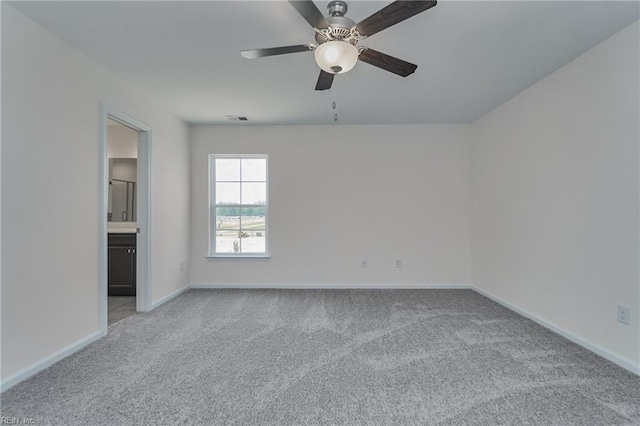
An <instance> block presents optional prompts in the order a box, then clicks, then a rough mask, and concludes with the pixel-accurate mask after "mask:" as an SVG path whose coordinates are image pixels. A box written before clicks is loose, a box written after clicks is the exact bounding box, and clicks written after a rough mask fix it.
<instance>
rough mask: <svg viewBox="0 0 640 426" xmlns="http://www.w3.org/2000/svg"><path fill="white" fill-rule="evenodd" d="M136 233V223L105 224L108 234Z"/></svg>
mask: <svg viewBox="0 0 640 426" xmlns="http://www.w3.org/2000/svg"><path fill="white" fill-rule="evenodd" d="M137 231H138V224H137V223H136V222H107V233H109V234H135V233H136V232H137Z"/></svg>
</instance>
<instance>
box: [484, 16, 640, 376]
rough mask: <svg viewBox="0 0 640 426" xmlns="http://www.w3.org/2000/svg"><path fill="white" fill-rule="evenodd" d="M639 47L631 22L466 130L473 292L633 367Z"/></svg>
mask: <svg viewBox="0 0 640 426" xmlns="http://www.w3.org/2000/svg"><path fill="white" fill-rule="evenodd" d="M638 38H639V34H638V23H635V24H633V25H632V26H630V27H628V28H626V29H625V30H623V31H622V32H620V33H618V34H616V35H615V36H613V37H612V38H610V39H608V40H606V41H605V42H603V43H602V44H600V45H598V46H596V47H595V48H593V49H592V50H590V51H588V52H587V53H585V54H584V55H582V56H580V57H579V58H577V59H576V60H574V61H573V62H571V63H569V64H568V65H566V66H565V67H563V68H561V69H560V70H558V71H557V72H555V73H553V74H552V75H550V76H548V77H547V78H545V79H544V80H542V81H540V82H539V83H537V84H535V85H534V86H532V87H530V88H529V89H527V90H526V91H524V92H523V93H521V94H519V95H518V96H516V97H514V98H513V99H511V100H510V101H508V102H507V103H505V104H503V105H502V106H500V107H499V108H497V109H496V110H494V111H493V112H491V113H489V114H488V115H486V116H485V117H483V118H482V119H480V120H479V121H477V122H476V123H475V124H474V125H473V126H472V131H473V135H474V136H473V137H474V141H473V143H472V146H473V150H472V152H473V154H472V168H473V172H472V181H473V208H472V209H473V222H472V229H473V239H472V247H473V251H472V254H473V255H472V257H473V268H472V270H473V283H474V285H475V286H477V287H478V288H480V289H481V290H484V291H486V292H489V293H491V294H493V295H494V296H497V297H499V298H501V299H503V300H504V301H506V302H508V303H511V304H513V305H515V306H517V307H520V308H522V309H524V310H526V311H529V312H531V313H533V314H534V315H536V316H538V317H539V318H541V319H543V320H545V321H548V322H550V323H552V324H555V325H556V326H558V327H560V328H562V329H564V330H566V331H567V332H569V333H571V334H573V335H574V336H576V337H578V338H579V339H582V340H584V341H585V342H588V343H590V344H593V345H594V346H596V347H600V348H602V349H604V350H605V351H607V352H609V353H610V354H612V355H614V356H615V357H617V358H619V359H621V360H623V361H625V362H628V363H630V364H632V365H633V364H635V365H636V367H637V366H638V365H639V361H640V359H639V358H640V356H639V345H640V343H639V336H640V330H639V317H640V306H639V298H640V295H639V276H638V268H639V262H638V259H639V251H638V241H639V240H638V237H639V233H638V231H639V229H638V220H639V217H640V216H639V214H640V211H639V208H638V191H639V189H640V188H639V174H638V173H639V168H638V161H639V157H638V155H639V150H638V142H639V139H640V132H639V130H638V126H639V113H640V111H639V107H638V104H639V96H638V90H639V84H640V83H639V82H640V78H639V72H638V62H639V57H638V49H639V46H638ZM617 304H622V305H626V306H629V307H631V319H632V323H631V325H623V324H620V323H618V322H616V305H617Z"/></svg>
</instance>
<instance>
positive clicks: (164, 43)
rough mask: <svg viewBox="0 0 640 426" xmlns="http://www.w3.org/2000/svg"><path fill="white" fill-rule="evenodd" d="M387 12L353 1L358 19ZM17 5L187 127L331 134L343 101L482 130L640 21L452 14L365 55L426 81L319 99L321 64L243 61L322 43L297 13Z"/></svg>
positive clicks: (508, 10) (358, 72) (424, 17)
mask: <svg viewBox="0 0 640 426" xmlns="http://www.w3.org/2000/svg"><path fill="white" fill-rule="evenodd" d="M388 3H389V2H372V1H352V2H350V3H349V12H348V13H347V16H348V17H350V18H352V19H353V20H354V21H356V22H358V21H360V20H362V19H363V18H365V17H367V16H369V15H370V14H372V13H373V12H375V11H377V10H378V9H380V8H382V7H383V6H385V5H386V4H388ZM11 4H12V5H14V6H15V7H16V8H17V9H19V10H20V11H22V12H23V13H25V14H26V15H28V16H30V17H31V18H32V19H33V20H35V21H36V22H38V23H39V24H41V25H42V26H44V27H45V28H47V29H49V30H50V31H52V32H53V33H55V34H57V35H58V36H59V37H60V38H62V39H63V40H65V41H66V42H68V43H69V44H70V45H72V46H73V47H75V48H76V49H78V50H80V51H81V52H83V53H85V54H86V55H88V56H90V57H92V58H94V59H95V60H96V61H97V62H99V63H101V64H102V65H104V66H105V67H107V68H109V69H111V70H112V71H114V72H115V73H116V74H118V75H120V76H121V77H122V78H123V79H124V80H126V81H128V82H129V83H131V84H132V85H134V86H136V87H138V88H139V89H140V90H142V91H144V92H146V93H147V94H148V95H149V96H151V97H152V98H153V99H154V100H155V101H157V102H159V103H160V104H162V105H163V106H165V107H166V108H167V109H169V110H170V111H173V112H174V113H175V114H177V115H178V116H180V117H182V118H183V119H185V120H186V121H188V122H191V123H224V124H233V125H245V124H244V123H242V122H231V121H228V120H227V119H226V118H225V115H243V116H247V117H248V118H249V120H250V121H249V124H251V123H254V124H255V123H260V124H267V123H268V124H272V123H278V124H322V123H332V122H333V113H334V111H333V110H332V109H331V103H332V101H334V100H335V101H336V102H337V112H338V114H339V122H340V123H343V124H374V123H385V124H386V123H390V124H391V123H395V124H405V123H470V122H473V121H475V120H476V119H478V118H480V117H481V116H482V115H484V114H486V113H487V112H489V111H491V110H492V109H493V108H495V107H497V106H498V105H500V104H501V103H503V102H504V101H506V100H507V99H509V98H511V97H512V96H514V95H516V94H517V93H519V92H521V91H522V90H524V89H525V88H527V87H528V86H530V85H531V84H533V83H535V82H536V81H538V80H540V79H542V78H543V77H545V76H546V75H548V74H550V73H551V72H553V71H554V70H556V69H558V68H560V67H561V66H563V65H564V64H566V63H568V62H569V61H571V60H572V59H574V58H576V57H577V56H579V55H580V54H582V53H583V52H585V51H586V50H588V49H590V48H591V47H593V46H595V45H596V44H598V43H600V42H601V41H603V40H605V39H606V38H608V37H610V36H611V35H613V34H615V33H616V32H618V31H619V30H621V29H622V28H624V27H626V26H627V25H629V24H631V23H633V22H634V21H636V20H638V19H639V17H640V7H639V5H640V3H638V2H636V1H631V2H612V1H602V2H596V1H585V2H578V1H568V2H559V1H536V2H524V1H496V2H484V1H470V2H463V1H441V2H439V4H438V5H437V6H436V7H434V8H433V9H430V10H429V11H427V12H424V13H422V14H419V15H417V16H415V17H413V18H411V19H409V20H407V21H404V22H402V23H400V24H398V25H396V26H394V27H392V28H389V29H387V30H384V31H382V32H380V33H378V34H376V35H374V36H372V37H371V38H370V39H367V40H365V41H364V42H362V43H361V45H365V46H369V47H371V48H373V49H376V50H379V51H381V52H384V53H387V54H390V55H392V56H396V57H398V58H401V59H404V60H407V61H409V62H413V63H415V64H418V70H417V71H416V73H415V74H413V75H411V76H409V77H407V78H401V77H398V76H396V75H394V74H391V73H388V72H386V71H383V70H380V69H378V68H375V67H372V66H370V65H369V64H366V63H362V62H360V63H358V64H357V65H356V67H355V68H354V69H353V70H352V71H350V72H349V73H346V74H344V75H339V76H337V77H336V79H335V80H334V83H333V87H332V89H331V90H328V91H325V92H317V91H315V90H314V87H315V83H316V80H317V77H318V73H319V69H318V68H317V65H316V64H315V61H314V58H313V54H312V53H296V54H290V55H283V56H275V57H268V58H260V59H253V60H248V59H244V58H243V57H241V56H240V51H241V50H244V49H253V48H262V47H275V46H286V45H291V44H301V43H312V42H314V39H313V30H312V28H311V27H310V26H309V25H308V24H307V22H306V21H305V20H304V19H303V18H302V17H301V16H300V15H298V13H297V12H296V11H295V10H294V9H293V8H292V7H291V6H290V5H289V4H288V3H287V2H284V1H257V2H248V1H213V2H205V1H199V2H186V1H164V2H146V1H128V2H109V1H107V2H101V1H90V2H55V1H44V2H12V3H11ZM326 4H327V2H326V1H317V2H316V5H317V6H318V8H319V9H320V10H321V11H322V12H325V11H326ZM594 84H597V82H594Z"/></svg>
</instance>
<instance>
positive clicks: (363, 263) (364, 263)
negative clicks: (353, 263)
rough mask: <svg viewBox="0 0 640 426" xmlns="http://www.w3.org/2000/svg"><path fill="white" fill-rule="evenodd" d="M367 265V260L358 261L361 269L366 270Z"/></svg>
mask: <svg viewBox="0 0 640 426" xmlns="http://www.w3.org/2000/svg"><path fill="white" fill-rule="evenodd" d="M368 264H369V263H368V262H367V259H362V260H361V261H360V266H362V267H363V268H366V267H367V265H368Z"/></svg>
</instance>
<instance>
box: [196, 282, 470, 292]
mask: <svg viewBox="0 0 640 426" xmlns="http://www.w3.org/2000/svg"><path fill="white" fill-rule="evenodd" d="M189 288H193V289H220V288H263V289H267V288H269V289H270V288H279V289H306V290H318V289H333V290H336V289H342V290H356V289H359V290H366V289H387V290H410V289H431V290H435V289H445V290H446V289H448V290H466V289H471V288H472V287H471V285H470V284H424V283H410V284H387V283H384V284H376V283H354V284H332V283H329V284H327V283H325V284H318V283H312V284H300V283H265V284H255V283H233V284H232V283H194V284H191V285H190V286H189Z"/></svg>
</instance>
